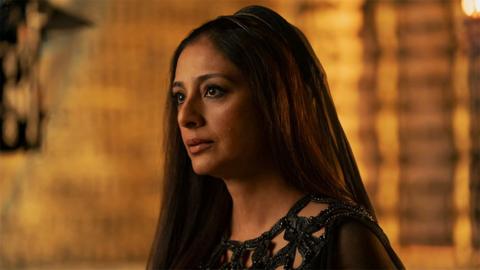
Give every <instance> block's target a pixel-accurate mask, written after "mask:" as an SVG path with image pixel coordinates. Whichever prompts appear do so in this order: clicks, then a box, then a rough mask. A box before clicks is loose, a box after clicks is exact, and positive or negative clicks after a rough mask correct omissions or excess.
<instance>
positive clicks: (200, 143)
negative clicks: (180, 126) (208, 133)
mask: <svg viewBox="0 0 480 270" xmlns="http://www.w3.org/2000/svg"><path fill="white" fill-rule="evenodd" d="M186 144H187V147H188V150H189V152H190V154H192V155H195V154H198V153H200V152H203V151H204V150H207V149H208V148H210V147H211V146H212V144H213V141H212V140H206V139H199V138H193V139H189V140H187V141H186Z"/></svg>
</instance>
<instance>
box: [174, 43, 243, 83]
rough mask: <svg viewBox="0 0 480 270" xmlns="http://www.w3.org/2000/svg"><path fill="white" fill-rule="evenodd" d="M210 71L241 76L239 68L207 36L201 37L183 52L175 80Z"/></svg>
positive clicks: (187, 78)
mask: <svg viewBox="0 0 480 270" xmlns="http://www.w3.org/2000/svg"><path fill="white" fill-rule="evenodd" d="M209 73H222V74H225V75H229V76H231V77H238V76H240V71H239V70H238V68H237V67H236V66H235V65H234V64H233V63H232V62H231V61H230V60H229V59H228V58H227V57H225V56H224V54H223V53H222V52H221V51H219V50H218V49H217V48H216V47H215V45H213V43H212V42H211V41H210V40H209V39H208V38H207V37H200V38H198V39H197V40H195V41H193V42H192V43H190V44H189V45H187V46H186V47H185V49H184V50H183V51H182V52H181V54H180V56H179V58H178V61H177V67H176V70H175V80H176V81H183V80H189V79H193V78H194V77H197V76H200V75H204V74H209Z"/></svg>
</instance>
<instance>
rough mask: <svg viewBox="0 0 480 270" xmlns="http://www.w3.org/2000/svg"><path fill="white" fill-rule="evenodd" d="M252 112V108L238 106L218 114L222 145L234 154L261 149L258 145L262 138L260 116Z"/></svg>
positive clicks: (217, 125) (217, 120) (218, 131)
mask: <svg viewBox="0 0 480 270" xmlns="http://www.w3.org/2000/svg"><path fill="white" fill-rule="evenodd" d="M252 112H253V109H251V108H247V107H245V106H243V107H241V106H237V107H233V108H227V109H224V110H222V111H221V112H218V113H217V114H216V115H217V118H216V121H215V129H216V132H217V136H218V137H219V139H220V140H221V141H222V146H223V147H225V148H226V150H230V151H232V154H234V153H233V152H236V153H239V154H241V153H246V152H252V151H254V150H257V151H258V150H259V149H258V145H260V144H261V140H262V137H261V132H260V125H259V123H258V116H256V115H254V114H253V113H252Z"/></svg>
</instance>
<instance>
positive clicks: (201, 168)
mask: <svg viewBox="0 0 480 270" xmlns="http://www.w3.org/2000/svg"><path fill="white" fill-rule="evenodd" d="M192 168H193V171H194V172H195V173H196V174H198V175H211V174H212V173H213V172H214V169H213V168H212V166H211V165H210V164H205V163H203V162H195V161H192Z"/></svg>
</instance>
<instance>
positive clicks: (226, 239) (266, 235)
mask: <svg viewBox="0 0 480 270" xmlns="http://www.w3.org/2000/svg"><path fill="white" fill-rule="evenodd" d="M311 201H316V202H331V199H329V198H327V197H320V196H318V195H313V194H307V195H304V196H303V197H301V198H300V199H299V200H298V201H296V202H295V203H294V204H293V206H292V207H291V208H290V209H289V210H288V212H287V214H286V215H285V216H283V217H281V218H280V219H279V220H278V221H277V222H276V223H275V224H274V225H273V226H272V227H271V228H270V229H269V230H268V231H265V232H263V233H262V234H261V235H260V236H257V237H255V238H252V239H248V240H244V241H240V240H232V239H230V234H231V232H230V230H228V231H227V233H226V234H224V236H223V237H222V242H223V243H224V244H226V245H227V246H231V247H234V246H242V245H245V247H246V248H249V247H252V246H255V245H257V244H258V243H259V242H262V241H264V240H265V239H272V238H274V236H276V235H277V234H278V233H279V232H280V231H281V230H283V227H284V224H285V223H286V222H287V219H289V218H292V217H297V215H298V213H299V212H300V211H301V210H302V209H303V208H305V206H307V205H308V203H310V202H311ZM328 209H329V207H327V208H325V209H323V210H322V211H320V213H319V214H318V215H321V214H322V213H324V212H325V211H326V210H328Z"/></svg>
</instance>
